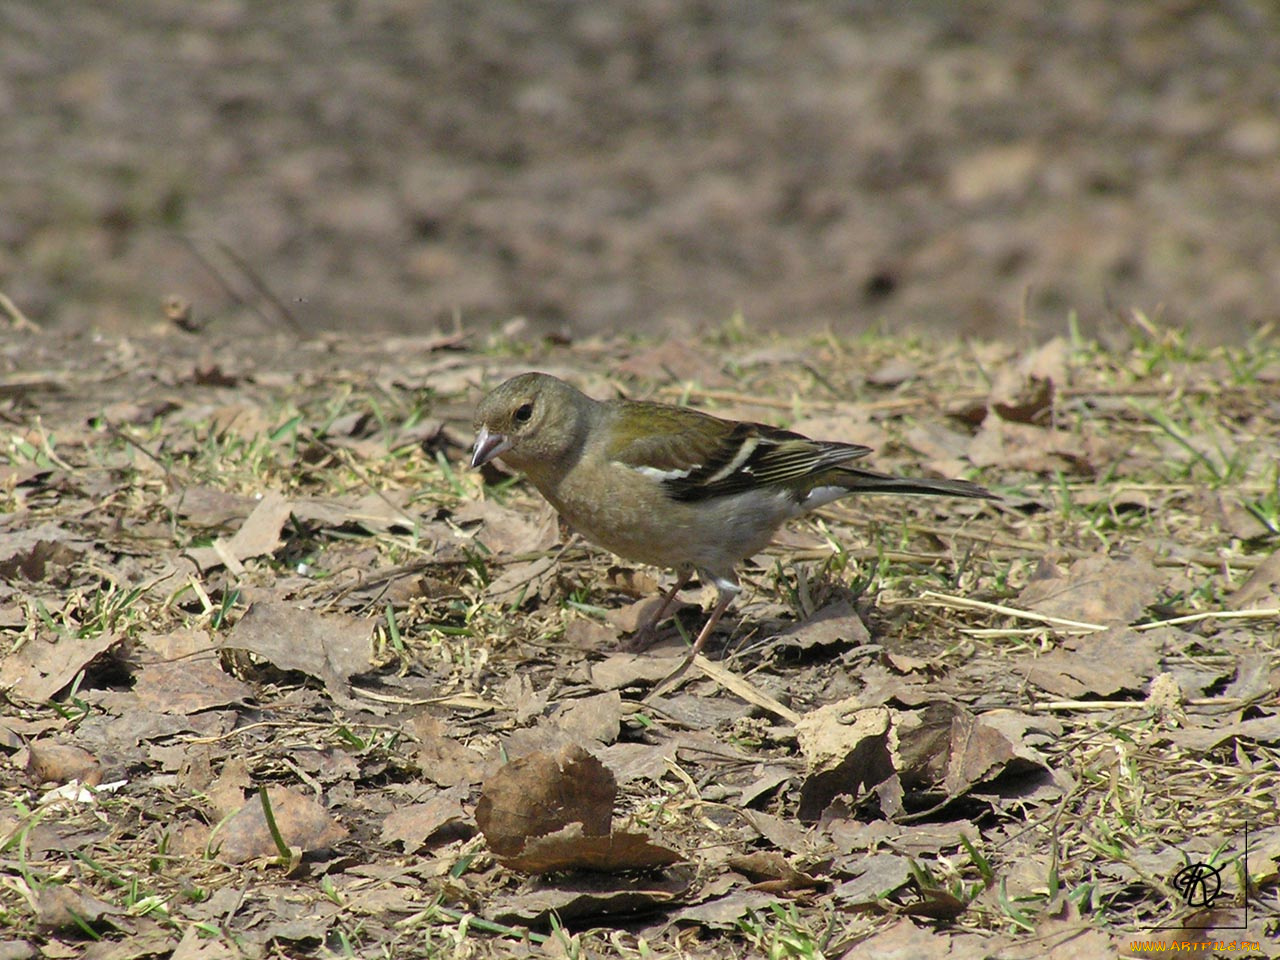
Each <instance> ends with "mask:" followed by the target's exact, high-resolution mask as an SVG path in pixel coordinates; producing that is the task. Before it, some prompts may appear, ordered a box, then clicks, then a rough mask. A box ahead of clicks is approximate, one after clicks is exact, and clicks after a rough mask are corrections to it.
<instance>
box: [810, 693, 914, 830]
mask: <svg viewBox="0 0 1280 960" xmlns="http://www.w3.org/2000/svg"><path fill="white" fill-rule="evenodd" d="M796 740H797V741H798V742H799V744H800V752H801V753H802V754H804V758H805V760H806V762H807V763H808V765H809V774H808V776H807V777H806V778H805V782H804V784H803V785H802V786H801V788H800V810H799V817H800V819H801V820H803V821H806V822H813V821H815V820H817V819H818V817H820V816H821V815H822V811H823V810H825V809H826V808H827V806H828V805H829V804H830V803H831V801H832V800H834V799H835V798H836V797H838V796H841V795H842V794H844V795H848V796H850V797H852V798H854V799H855V800H856V799H857V798H858V797H859V796H861V795H862V794H863V793H865V792H866V791H867V790H871V789H877V792H878V793H879V794H880V800H881V803H882V804H883V805H885V806H886V807H887V808H889V810H890V812H896V808H897V805H898V804H899V803H900V797H901V786H900V785H899V784H898V782H897V781H898V777H897V770H896V769H895V765H894V759H893V754H894V752H895V750H896V747H897V735H896V734H895V732H894V730H893V724H892V719H891V714H890V712H889V710H888V709H887V708H886V707H869V708H860V707H859V706H858V705H857V703H856V701H852V700H844V701H841V702H839V703H833V704H829V705H827V706H825V707H819V708H818V709H817V710H814V711H812V712H811V713H807V714H805V715H804V716H803V717H801V718H800V720H799V722H797V723H796Z"/></svg>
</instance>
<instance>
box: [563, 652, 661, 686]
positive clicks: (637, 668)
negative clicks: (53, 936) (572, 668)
mask: <svg viewBox="0 0 1280 960" xmlns="http://www.w3.org/2000/svg"><path fill="white" fill-rule="evenodd" d="M683 662H684V658H683V657H652V656H642V655H638V654H634V653H615V654H613V656H610V657H606V658H605V659H604V660H602V661H600V662H599V663H592V664H588V666H587V672H588V675H589V676H590V678H591V685H592V686H593V687H595V688H596V689H597V690H623V689H626V688H627V687H647V686H651V685H652V684H655V683H657V682H658V681H660V680H663V679H665V678H666V677H668V676H670V675H671V672H672V671H673V670H675V668H676V667H678V666H679V665H680V664H681V663H683Z"/></svg>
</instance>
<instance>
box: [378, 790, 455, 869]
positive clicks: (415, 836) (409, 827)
mask: <svg viewBox="0 0 1280 960" xmlns="http://www.w3.org/2000/svg"><path fill="white" fill-rule="evenodd" d="M466 793H467V791H466V790H465V789H454V790H446V791H444V792H443V793H440V794H438V795H437V796H434V797H432V798H431V799H430V800H428V801H426V802H425V803H409V804H405V805H403V806H398V807H396V808H395V809H394V810H392V811H391V812H390V813H389V814H387V816H386V818H385V819H384V820H383V821H382V835H381V836H382V840H383V841H384V842H386V843H399V844H401V845H403V847H404V852H405V853H417V852H418V851H419V850H421V849H422V847H423V846H424V845H425V844H426V842H427V841H428V840H430V839H431V837H432V836H433V835H435V834H436V833H438V832H439V831H441V830H443V829H444V828H445V827H447V826H450V825H452V824H460V823H463V822H464V821H465V820H466V811H465V810H463V809H462V800H463V798H464V797H465V794H466Z"/></svg>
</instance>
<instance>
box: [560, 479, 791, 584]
mask: <svg viewBox="0 0 1280 960" xmlns="http://www.w3.org/2000/svg"><path fill="white" fill-rule="evenodd" d="M548 499H551V500H552V503H553V505H554V506H555V507H556V509H557V510H559V512H560V514H561V516H563V517H564V519H565V520H566V521H567V522H568V524H569V525H570V526H571V527H573V528H574V529H575V530H577V531H578V532H579V533H580V534H582V536H584V537H585V538H586V539H588V540H590V541H591V542H592V543H595V544H596V545H598V546H601V547H604V548H605V549H606V550H609V551H610V552H612V553H616V554H617V555H618V556H620V557H623V558H625V559H628V560H633V561H635V562H637V563H648V564H652V565H654V566H657V567H682V568H689V567H694V568H698V569H711V570H716V571H726V568H731V567H732V565H733V564H735V563H737V562H738V561H739V560H742V559H745V558H747V557H750V556H752V555H753V554H756V553H759V552H760V551H761V550H763V549H764V548H765V547H766V546H768V545H769V541H771V540H772V539H773V534H774V532H775V531H776V530H777V528H778V526H779V525H781V524H782V522H783V521H785V520H787V519H788V518H790V517H793V516H795V515H797V514H798V513H799V512H800V510H799V509H798V508H797V506H796V504H795V502H794V501H791V500H789V499H788V498H786V497H785V496H782V495H778V494H775V493H773V492H761V493H759V494H756V495H748V496H746V497H745V498H744V496H743V495H739V496H737V497H722V498H717V499H713V500H703V501H700V502H697V503H681V502H678V501H668V502H666V503H664V504H663V505H662V510H661V513H660V514H659V513H658V512H656V511H647V510H646V511H636V510H634V509H633V508H629V505H628V504H627V502H626V501H625V500H624V499H622V498H601V499H600V500H597V501H593V502H592V503H591V505H590V506H589V507H586V508H583V507H582V506H581V502H580V501H577V500H576V498H575V504H576V505H577V507H578V508H577V509H570V508H568V507H567V505H566V504H565V503H563V502H559V503H557V502H556V500H557V499H558V498H551V497H548ZM726 572H727V571H726Z"/></svg>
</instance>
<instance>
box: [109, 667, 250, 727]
mask: <svg viewBox="0 0 1280 960" xmlns="http://www.w3.org/2000/svg"><path fill="white" fill-rule="evenodd" d="M136 676H137V679H136V682H135V683H134V685H133V692H134V694H135V695H136V696H137V697H138V702H139V703H140V704H141V705H142V706H143V707H145V708H147V709H148V710H154V711H156V712H157V713H173V714H179V715H182V716H186V715H187V714H191V713H198V712H199V711H201V710H208V709H210V708H211V707H222V706H226V705H227V704H229V703H238V702H240V701H243V700H247V699H249V698H250V697H252V696H253V688H252V687H251V686H249V684H247V683H245V682H244V681H243V680H237V679H236V678H235V677H232V676H229V675H228V674H227V672H226V671H225V670H223V669H222V664H221V662H220V661H219V660H218V659H217V657H216V656H214V655H212V654H210V655H206V656H201V657H197V658H192V659H187V660H179V661H173V662H166V663H149V664H146V665H145V666H143V667H142V668H141V669H140V670H139V671H138V672H137V675H136Z"/></svg>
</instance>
